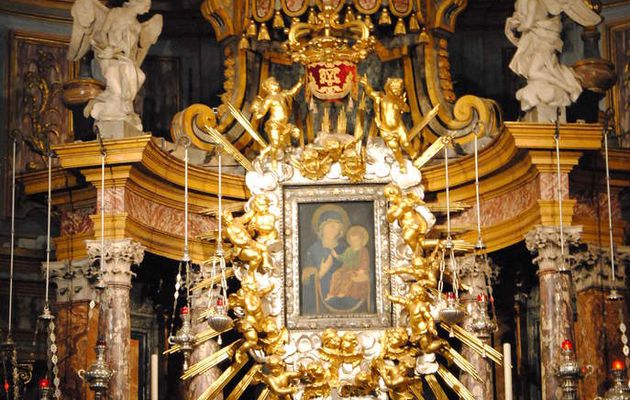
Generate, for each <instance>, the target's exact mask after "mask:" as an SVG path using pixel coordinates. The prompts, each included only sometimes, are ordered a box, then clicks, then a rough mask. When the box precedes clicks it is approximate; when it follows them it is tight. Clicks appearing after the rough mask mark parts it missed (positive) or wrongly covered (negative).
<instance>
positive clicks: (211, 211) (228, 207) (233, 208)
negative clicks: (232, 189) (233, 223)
mask: <svg viewBox="0 0 630 400" xmlns="http://www.w3.org/2000/svg"><path fill="white" fill-rule="evenodd" d="M245 204H246V202H245V201H235V202H233V203H228V204H221V209H222V210H224V211H230V212H239V211H243V208H244V207H245ZM218 213H219V205H218V204H217V205H216V206H212V207H208V208H206V209H204V210H203V211H201V212H200V213H199V214H201V215H209V216H215V215H217V214H218Z"/></svg>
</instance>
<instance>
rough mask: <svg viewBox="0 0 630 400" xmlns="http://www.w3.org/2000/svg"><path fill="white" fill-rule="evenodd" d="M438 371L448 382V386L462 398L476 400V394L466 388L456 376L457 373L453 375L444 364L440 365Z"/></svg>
mask: <svg viewBox="0 0 630 400" xmlns="http://www.w3.org/2000/svg"><path fill="white" fill-rule="evenodd" d="M437 372H438V375H440V377H441V378H442V379H443V380H444V382H446V384H447V385H448V387H450V388H451V389H453V391H454V392H455V393H457V395H458V396H459V398H460V399H463V400H475V396H473V394H472V393H470V391H469V390H468V389H466V387H465V386H464V384H463V383H461V382H460V381H459V379H457V377H455V375H453V374H452V373H451V371H449V370H448V369H446V368H445V367H444V366H443V365H439V366H438V371H437Z"/></svg>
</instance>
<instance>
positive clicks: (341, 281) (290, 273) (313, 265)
mask: <svg viewBox="0 0 630 400" xmlns="http://www.w3.org/2000/svg"><path fill="white" fill-rule="evenodd" d="M282 196H283V204H284V206H283V207H284V221H285V229H284V232H283V234H284V235H283V236H284V244H285V263H284V264H285V283H286V285H285V301H284V303H285V316H286V325H287V328H289V329H291V330H305V329H307V330H311V329H314V330H324V329H326V328H340V329H357V328H363V329H366V328H371V329H379V328H386V327H390V326H392V323H393V318H392V315H393V314H392V307H391V303H390V302H389V300H388V298H387V293H388V292H390V291H391V288H390V279H389V275H388V274H386V273H385V271H386V269H387V268H388V266H389V256H390V244H391V243H392V238H391V237H390V234H391V233H390V230H389V224H388V222H387V219H386V212H387V203H386V201H385V198H384V197H383V185H380V184H364V185H345V184H330V185H317V186H313V185H295V186H283V188H282Z"/></svg>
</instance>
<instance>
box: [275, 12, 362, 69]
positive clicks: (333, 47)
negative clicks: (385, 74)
mask: <svg viewBox="0 0 630 400" xmlns="http://www.w3.org/2000/svg"><path fill="white" fill-rule="evenodd" d="M284 46H285V49H286V50H287V52H288V53H289V54H290V56H291V59H292V60H293V62H297V63H300V64H303V65H307V64H312V63H318V62H334V61H349V62H352V63H355V64H356V63H358V62H359V61H362V60H363V59H365V58H366V57H367V56H368V54H370V52H371V51H372V49H373V48H374V38H373V37H372V36H370V30H369V28H368V26H367V25H366V23H365V22H363V21H362V20H360V19H356V20H354V21H347V22H344V23H339V14H338V13H336V12H335V10H334V9H333V7H332V6H329V5H326V6H324V9H323V10H322V11H321V12H320V13H319V14H318V15H317V18H316V22H314V23H308V22H294V23H293V24H292V25H291V28H290V29H289V38H288V40H287V41H286V42H285V44H284Z"/></svg>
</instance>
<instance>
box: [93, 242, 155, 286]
mask: <svg viewBox="0 0 630 400" xmlns="http://www.w3.org/2000/svg"><path fill="white" fill-rule="evenodd" d="M86 246H87V252H88V257H89V258H90V260H91V262H92V263H94V262H95V261H97V260H100V259H101V254H102V256H103V260H102V262H101V270H102V273H103V280H104V282H105V283H106V284H107V285H122V286H127V287H129V288H130V287H131V277H132V276H133V272H131V266H132V265H138V264H140V263H141V262H142V260H143V258H144V251H145V247H144V246H142V245H141V244H140V243H138V242H136V241H133V240H131V239H117V240H106V241H105V242H104V248H103V251H102V252H101V241H100V240H86Z"/></svg>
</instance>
